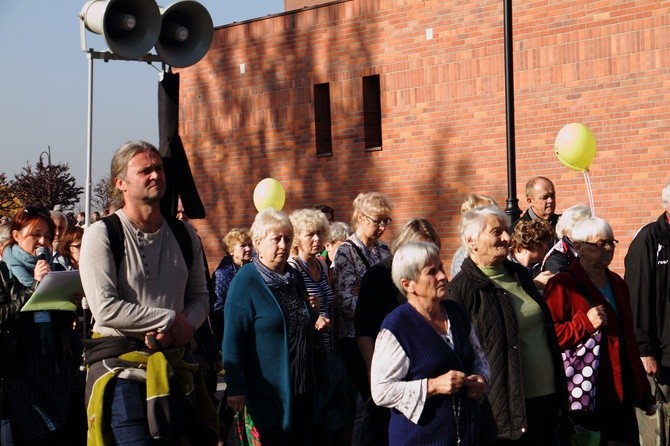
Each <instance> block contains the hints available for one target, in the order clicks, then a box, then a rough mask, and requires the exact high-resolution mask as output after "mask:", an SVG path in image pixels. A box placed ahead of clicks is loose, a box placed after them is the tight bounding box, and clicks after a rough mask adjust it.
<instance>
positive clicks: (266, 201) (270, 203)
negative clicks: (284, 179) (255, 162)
mask: <svg viewBox="0 0 670 446" xmlns="http://www.w3.org/2000/svg"><path fill="white" fill-rule="evenodd" d="M285 199H286V195H285V193H284V188H283V187H282V185H281V183H280V182H279V181H277V180H275V179H274V178H265V179H263V180H261V181H259V182H258V184H257V185H256V188H255V189H254V206H256V210H257V211H258V212H260V211H262V210H263V209H267V208H275V209H276V210H278V211H281V210H282V208H283V207H284V200H285Z"/></svg>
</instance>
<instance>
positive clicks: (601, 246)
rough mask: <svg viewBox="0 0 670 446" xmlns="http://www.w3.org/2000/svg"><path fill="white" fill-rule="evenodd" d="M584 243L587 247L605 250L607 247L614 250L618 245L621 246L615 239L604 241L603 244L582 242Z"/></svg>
mask: <svg viewBox="0 0 670 446" xmlns="http://www.w3.org/2000/svg"><path fill="white" fill-rule="evenodd" d="M582 243H584V244H585V245H591V246H595V247H596V248H598V249H605V247H607V246H610V247H611V248H612V249H614V248H616V245H618V244H619V240H617V239H615V238H613V239H609V240H603V241H602V242H598V243H591V242H582Z"/></svg>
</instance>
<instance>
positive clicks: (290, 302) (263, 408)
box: [223, 208, 318, 446]
mask: <svg viewBox="0 0 670 446" xmlns="http://www.w3.org/2000/svg"><path fill="white" fill-rule="evenodd" d="M251 238H252V241H253V244H254V247H255V248H256V251H257V254H258V256H257V257H254V258H253V260H252V262H251V263H250V264H247V265H245V266H243V267H242V268H240V271H239V272H238V273H237V274H236V275H235V278H234V279H233V281H232V283H231V284H230V288H229V290H228V298H227V299H226V305H225V307H224V318H225V321H226V323H225V325H224V332H223V366H224V369H225V371H226V383H227V384H228V389H227V390H228V405H229V406H230V407H231V408H233V410H235V411H237V412H241V411H242V410H243V409H244V405H245V403H246V405H247V407H248V409H249V412H250V415H251V418H252V419H253V420H254V423H255V425H256V427H257V428H258V431H259V434H260V441H261V443H262V444H263V445H264V446H267V445H275V444H277V445H285V444H296V445H301V444H305V441H306V438H307V433H308V430H309V428H310V426H311V425H312V424H313V423H314V422H315V421H316V414H315V413H314V411H313V409H314V408H315V407H316V388H317V384H318V383H317V376H316V373H315V372H316V369H315V365H314V364H315V362H316V361H315V357H314V354H315V348H314V345H315V344H314V343H315V340H316V337H315V333H316V332H315V330H314V324H315V323H316V316H315V315H313V313H312V312H311V311H310V309H309V306H308V304H307V293H306V290H305V285H304V283H303V281H302V278H301V277H300V273H299V272H298V271H297V270H296V269H294V268H293V267H291V266H290V265H289V264H288V259H289V255H290V252H291V244H292V242H293V225H292V224H291V220H289V218H288V216H286V214H284V213H282V212H279V211H276V210H274V209H272V208H268V209H265V210H263V211H261V212H259V213H258V214H257V215H256V218H255V219H254V223H253V225H252V226H251Z"/></svg>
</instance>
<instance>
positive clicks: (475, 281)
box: [449, 258, 567, 440]
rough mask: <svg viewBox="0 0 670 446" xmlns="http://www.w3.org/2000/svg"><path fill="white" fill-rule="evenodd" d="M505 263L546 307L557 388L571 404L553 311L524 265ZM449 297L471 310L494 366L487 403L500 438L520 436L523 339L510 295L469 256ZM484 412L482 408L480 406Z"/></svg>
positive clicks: (522, 422) (522, 425) (523, 419)
mask: <svg viewBox="0 0 670 446" xmlns="http://www.w3.org/2000/svg"><path fill="white" fill-rule="evenodd" d="M503 266H504V267H505V268H506V269H507V271H508V272H509V273H510V274H512V275H513V276H515V277H516V278H517V281H518V282H519V284H520V285H521V287H522V288H523V289H524V290H525V291H526V293H528V295H529V296H531V297H532V298H533V299H534V300H535V301H536V302H537V303H538V304H539V305H540V308H541V309H542V312H543V313H544V319H545V321H546V324H547V334H548V337H549V344H550V348H551V350H552V353H553V356H554V364H553V366H554V376H555V377H556V389H557V390H558V393H559V395H560V396H561V397H562V399H561V401H565V405H566V406H567V388H566V380H565V372H564V370H563V362H562V360H561V354H560V350H559V347H558V340H557V338H556V332H555V330H554V325H553V320H552V318H551V313H550V312H549V309H548V308H547V306H546V304H545V303H544V301H543V300H542V297H541V296H540V294H539V293H538V291H537V289H536V288H535V285H534V284H533V280H532V279H531V277H530V275H529V274H528V272H527V271H526V269H525V268H524V267H523V266H522V265H519V264H516V263H513V262H510V261H507V260H505V261H504V263H503ZM449 299H453V300H455V301H458V302H460V303H461V304H463V306H464V307H465V308H466V309H467V310H468V312H469V313H470V317H471V318H472V324H473V326H474V328H475V331H476V333H477V337H478V338H479V342H480V343H481V345H482V348H483V349H484V352H485V353H486V359H487V360H488V362H489V365H490V366H491V382H490V383H489V394H488V398H487V400H486V401H484V403H483V404H489V405H490V408H491V410H492V411H493V416H494V418H495V421H496V425H497V428H498V438H500V439H510V440H516V439H518V438H520V437H521V436H522V435H523V433H524V432H525V430H526V413H525V406H524V395H523V383H522V377H521V366H520V361H521V359H520V352H519V337H518V329H517V321H516V315H515V313H514V308H513V306H512V301H511V299H510V296H509V294H508V293H507V292H506V291H504V290H502V289H499V288H496V286H495V285H494V283H493V282H492V281H491V280H490V279H489V278H488V277H486V275H485V274H484V273H482V272H481V271H480V270H479V268H478V267H477V266H476V265H475V263H474V262H473V261H472V260H471V259H470V258H466V259H465V261H464V262H463V266H462V267H461V272H460V273H458V274H457V275H456V277H454V279H453V281H452V282H451V283H450V284H449ZM482 410H484V408H482Z"/></svg>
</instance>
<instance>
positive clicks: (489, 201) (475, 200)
mask: <svg viewBox="0 0 670 446" xmlns="http://www.w3.org/2000/svg"><path fill="white" fill-rule="evenodd" d="M484 206H498V202H497V201H496V200H495V199H494V198H493V197H489V196H488V195H482V194H470V195H468V196H467V198H466V199H465V201H463V204H461V215H462V214H464V213H466V212H467V211H471V210H473V209H477V208H481V207H484Z"/></svg>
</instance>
